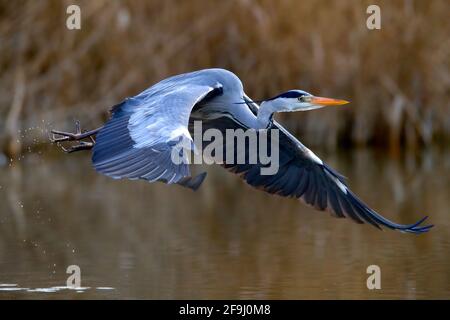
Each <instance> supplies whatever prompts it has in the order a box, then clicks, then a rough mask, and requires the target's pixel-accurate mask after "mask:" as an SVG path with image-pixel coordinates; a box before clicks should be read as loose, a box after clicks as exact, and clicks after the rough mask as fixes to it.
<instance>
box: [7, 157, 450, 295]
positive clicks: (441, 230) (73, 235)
mask: <svg viewBox="0 0 450 320" xmlns="http://www.w3.org/2000/svg"><path fill="white" fill-rule="evenodd" d="M319 154H320V153H319ZM321 155H322V156H323V158H324V159H326V160H327V162H328V163H329V164H331V165H332V166H334V167H335V168H337V169H339V171H341V172H342V173H343V174H345V175H347V176H348V177H349V179H350V180H349V181H350V186H351V187H352V189H353V190H354V191H355V192H356V193H357V194H359V195H360V196H361V197H362V198H363V199H364V200H365V201H366V202H367V203H368V204H370V205H371V206H372V207H374V208H375V209H377V210H378V211H379V212H381V213H383V214H384V215H385V216H387V217H388V218H391V219H393V220H395V221H397V222H401V223H411V222H414V221H416V220H417V219H419V218H420V217H422V216H423V215H429V216H430V222H431V223H434V224H435V225H436V226H435V228H433V229H432V230H431V232H429V233H428V234H424V235H419V236H417V235H411V234H402V233H399V232H393V231H388V230H387V231H383V232H380V231H378V230H376V229H375V228H372V227H370V226H367V225H357V224H355V223H352V222H351V221H349V220H347V219H336V218H332V217H330V216H329V215H328V214H327V213H320V212H316V211H314V210H312V209H309V208H307V207H305V206H304V205H303V204H302V203H300V202H298V201H296V200H294V199H284V198H281V197H277V196H270V195H267V194H265V193H263V192H260V191H257V190H253V189H251V188H250V187H248V186H247V185H245V184H244V183H243V182H241V181H240V180H239V179H238V178H237V177H235V176H234V175H232V174H229V173H228V172H226V171H224V170H223V169H221V168H213V167H211V168H208V171H209V176H208V178H207V180H206V181H205V183H204V185H203V186H202V188H201V189H200V190H199V191H198V192H197V193H193V192H191V191H190V190H185V189H183V188H181V187H177V186H166V185H163V184H159V183H158V184H148V183H145V182H143V181H115V180H111V179H109V178H106V177H103V176H101V175H98V174H96V173H94V172H93V170H92V169H91V167H90V163H89V158H88V157H87V154H84V155H82V154H73V155H63V154H59V155H58V156H57V157H56V158H55V157H46V156H44V155H42V154H38V153H33V154H27V155H26V156H25V158H24V159H21V160H20V161H18V162H17V163H16V164H15V165H14V166H8V165H4V166H3V167H0V299H10V298H32V299H44V298H139V299H141V298H145V299H147V298H149V299H155V298H163V299H165V298H182V299H183V298H200V299H203V298H216V299H217V298H219V299H222V298H249V299H253V298H259V299H266V298H267V299H272V298H275V299H305V298H319V299H320V298H328V299H329V298H338V299H339V298H351V299H355V298H356V299H359V298H406V299H414V298H450V219H449V214H450V212H449V204H450V200H449V195H450V184H449V177H450V154H449V153H448V152H446V153H443V152H438V151H428V152H423V153H421V154H420V155H411V154H410V155H407V156H404V157H400V159H397V160H395V159H390V158H389V157H387V155H385V154H384V152H380V151H355V152H352V153H351V155H340V156H333V155H325V154H323V153H322V154H321ZM73 264H75V265H78V266H80V268H81V285H82V287H85V288H83V289H80V290H78V291H75V290H68V289H63V288H58V287H60V286H65V284H66V279H67V277H68V274H66V268H67V266H69V265H73ZM372 264H376V265H378V266H380V268H381V287H382V289H381V290H368V289H367V287H366V279H367V277H368V275H367V274H366V268H367V267H368V266H369V265H372ZM105 287H106V288H105Z"/></svg>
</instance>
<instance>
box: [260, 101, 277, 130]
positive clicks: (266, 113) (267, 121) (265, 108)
mask: <svg viewBox="0 0 450 320" xmlns="http://www.w3.org/2000/svg"><path fill="white" fill-rule="evenodd" d="M275 107H276V106H275V105H274V103H273V101H264V102H262V103H261V105H260V106H259V110H258V115H257V117H256V129H267V128H268V127H269V126H270V125H271V124H272V118H273V114H274V112H275V110H276V108H275Z"/></svg>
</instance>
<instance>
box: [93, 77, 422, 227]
mask: <svg viewBox="0 0 450 320" xmlns="http://www.w3.org/2000/svg"><path fill="white" fill-rule="evenodd" d="M300 93H301V94H300ZM303 95H308V96H311V95H309V94H307V93H304V92H303V91H300V90H298V91H289V92H287V93H285V94H281V95H279V96H277V97H278V98H283V99H296V98H299V97H300V96H303ZM277 97H274V98H273V99H272V100H275V99H277ZM242 102H244V103H242ZM274 107H275V105H274ZM313 108H314V107H309V109H308V110H310V109H313ZM259 111H260V106H259V105H258V104H257V103H255V102H253V101H252V100H251V99H250V98H249V97H248V96H246V95H245V93H244V91H243V86H242V83H241V81H240V80H239V78H238V77H237V76H236V75H234V74H233V73H231V72H229V71H227V70H223V69H206V70H201V71H196V72H191V73H187V74H182V75H177V76H174V77H171V78H168V79H165V80H163V81H161V82H159V83H157V84H155V85H154V86H152V87H150V88H148V89H147V90H145V91H143V92H142V93H140V94H138V95H136V96H135V97H132V98H129V99H126V100H125V101H123V102H122V103H120V104H119V105H117V106H115V107H114V108H113V110H112V117H111V119H110V120H109V121H108V122H107V123H106V125H105V126H104V127H103V128H102V129H101V130H100V131H99V132H98V134H97V141H96V144H95V146H94V149H93V156H92V162H93V166H94V168H95V169H96V170H97V171H98V172H100V173H102V174H105V175H107V176H110V177H112V178H128V179H144V180H148V181H151V182H153V181H162V182H165V183H169V184H171V183H178V184H181V185H183V186H186V187H189V188H191V189H197V188H198V187H199V186H200V184H201V183H202V182H203V180H204V178H205V175H206V174H201V175H199V176H197V177H191V175H190V170H189V164H188V163H181V164H178V165H177V164H174V163H173V162H172V161H170V155H171V153H172V151H173V148H174V147H175V145H176V144H177V142H178V141H180V139H187V141H190V142H191V143H192V136H191V134H190V132H189V128H191V129H192V124H193V121H194V120H202V121H203V130H207V129H208V128H216V129H218V130H220V131H222V132H225V130H226V129H244V130H245V129H255V128H256V129H257V130H258V128H260V127H261V120H263V121H266V120H267V121H268V122H263V124H264V125H267V126H268V128H269V129H276V130H279V133H280V135H279V146H278V149H279V150H271V152H279V155H280V167H279V170H278V172H277V173H276V174H274V175H269V176H264V175H261V174H260V169H261V167H263V166H264V165H263V164H262V163H261V162H260V161H258V162H257V163H256V164H255V163H253V164H252V163H249V162H248V158H249V154H246V155H245V158H246V159H247V161H246V162H245V163H243V164H227V163H224V164H223V165H222V166H223V167H224V168H226V169H227V170H229V171H231V172H233V173H236V174H238V175H239V176H240V177H241V178H242V179H244V180H245V181H246V182H247V183H248V184H249V185H251V186H253V187H256V188H259V189H262V190H264V191H266V192H268V193H272V194H278V195H281V196H285V197H295V198H299V199H301V200H302V201H303V202H305V203H306V204H308V205H311V206H313V207H315V208H316V209H318V210H328V211H330V212H331V213H332V214H333V215H334V216H336V217H348V218H351V219H352V220H354V221H355V222H357V223H364V222H365V223H369V224H371V225H373V226H375V227H377V228H380V226H385V227H388V228H390V229H395V230H400V231H404V232H411V233H421V232H425V231H428V230H429V229H430V228H431V226H419V224H420V223H422V221H423V220H421V221H419V222H418V223H415V224H411V225H400V224H397V223H394V222H392V221H389V220H387V219H385V218H384V217H382V216H381V215H379V214H378V213H376V212H375V211H373V210H372V209H370V208H369V207H368V206H366V205H365V204H364V203H363V202H362V201H361V200H359V199H358V198H357V197H356V196H355V195H354V194H353V193H352V192H351V191H350V190H349V189H348V186H347V185H346V182H345V179H344V178H343V177H342V176H341V175H340V174H338V173H337V172H336V171H334V170H333V169H332V168H330V167H329V166H328V165H326V164H325V163H323V161H322V160H320V159H319V158H318V157H317V156H316V155H315V154H314V153H312V152H311V150H309V149H308V148H306V147H305V146H304V145H303V144H302V143H301V142H300V141H298V140H297V139H296V138H295V137H294V136H292V135H291V134H290V133H289V132H288V131H287V130H286V129H285V128H284V127H282V126H281V125H280V124H279V123H277V122H276V121H272V113H270V114H268V115H264V117H260V118H258V113H259ZM275 111H276V110H275ZM283 111H291V110H283ZM257 132H258V136H259V135H260V134H259V132H260V131H257ZM206 145H208V143H204V145H203V147H205V146H206ZM191 148H192V147H191ZM248 149H249V148H245V150H248ZM223 152H224V154H226V152H233V150H231V151H230V150H227V148H226V147H225V146H224V150H223ZM233 156H234V157H236V154H234V155H233Z"/></svg>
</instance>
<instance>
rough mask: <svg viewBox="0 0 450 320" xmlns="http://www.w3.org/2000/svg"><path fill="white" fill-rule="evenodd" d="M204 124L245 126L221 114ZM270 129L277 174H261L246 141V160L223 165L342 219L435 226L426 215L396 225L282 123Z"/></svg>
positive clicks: (421, 228)
mask: <svg viewBox="0 0 450 320" xmlns="http://www.w3.org/2000/svg"><path fill="white" fill-rule="evenodd" d="M249 107H250V108H251V109H252V108H255V106H254V105H249ZM252 111H253V112H256V111H255V110H252ZM203 126H204V129H208V128H210V127H214V128H217V129H219V130H221V131H222V130H224V129H227V128H233V129H244V130H245V129H246V128H244V127H242V125H241V124H239V123H238V122H236V121H234V120H233V119H231V118H230V117H221V118H218V119H215V120H213V121H210V122H207V123H204V125H203ZM271 129H276V130H278V135H279V143H278V144H275V146H276V149H271V147H270V143H269V144H268V148H267V149H268V150H269V152H270V154H271V153H273V152H278V155H279V166H278V171H277V172H276V173H275V174H273V175H263V174H262V172H261V168H264V167H267V166H268V165H267V164H266V165H264V164H262V161H260V158H259V151H258V158H257V162H256V163H254V162H251V161H250V157H249V154H248V150H250V148H249V146H248V141H246V143H247V145H246V146H245V149H244V152H245V153H246V154H245V162H244V163H240V164H236V163H237V160H238V159H237V154H234V157H233V159H234V164H230V163H225V164H223V166H224V167H225V168H226V169H228V170H230V171H231V172H233V173H236V174H238V175H239V176H240V177H241V178H242V179H244V180H245V181H246V182H247V183H248V184H249V185H251V186H253V187H255V188H258V189H262V190H264V191H266V192H268V193H272V194H278V195H280V196H284V197H294V198H299V199H301V200H302V201H303V202H305V203H306V204H308V205H311V206H313V207H314V208H316V209H318V210H328V211H329V212H331V213H332V214H333V215H334V216H336V217H339V218H343V217H348V218H351V219H352V220H354V221H355V222H357V223H369V224H371V225H373V226H375V227H377V228H379V229H381V228H380V226H384V227H387V228H390V229H394V230H400V231H404V232H411V233H422V232H426V231H428V230H429V229H430V228H431V227H432V226H431V225H427V226H419V225H420V224H421V223H422V222H423V221H424V220H425V218H426V217H425V218H423V219H421V220H420V221H418V222H417V223H414V224H410V225H402V224H397V223H394V222H392V221H390V220H388V219H386V218H384V217H382V216H381V215H380V214H378V213H377V212H375V211H374V210H372V209H370V208H369V207H368V206H367V205H366V204H364V203H363V202H362V201H361V200H360V199H359V198H358V197H357V196H356V195H355V194H354V193H353V192H352V191H350V189H349V188H348V186H347V184H346V182H345V178H344V177H343V176H342V175H340V174H339V173H337V172H336V171H334V170H333V169H332V168H331V167H329V166H328V165H327V164H325V163H324V162H322V160H320V159H319V158H318V157H317V156H316V155H314V153H312V151H310V150H309V149H308V148H306V147H305V146H304V145H303V144H301V143H300V142H299V141H298V140H297V139H296V138H295V137H293V136H292V135H291V134H290V133H289V132H288V131H287V130H286V129H284V128H283V127H282V126H281V125H279V124H278V123H276V122H274V123H273V125H272V127H271ZM256 133H257V135H258V146H259V145H260V143H259V139H261V131H256ZM270 135H271V131H270V130H269V132H268V138H267V140H266V141H270ZM275 146H274V148H275ZM227 151H228V152H233V150H227V148H226V146H225V147H224V149H223V154H224V156H223V157H224V159H230V158H231V157H229V155H227V154H226V152H227ZM234 152H235V150H234ZM227 157H229V158H227Z"/></svg>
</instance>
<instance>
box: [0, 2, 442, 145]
mask: <svg viewBox="0 0 450 320" xmlns="http://www.w3.org/2000/svg"><path fill="white" fill-rule="evenodd" d="M73 3H75V4H78V5H80V7H81V13H82V29H81V30H79V31H75V30H68V29H67V28H66V27H65V20H66V18H67V15H66V7H67V6H68V5H70V4H73ZM372 3H374V1H350V0H335V1H325V0H322V1H321V0H319V1H297V0H284V1H271V0H270V1H269V0H267V1H250V0H241V1H237V0H234V1H233V0H230V1H206V0H205V1H202V0H190V1H174V0H169V1H167V0H166V1H138V0H130V1H113V0H94V1H58V0H54V1H44V0H41V1H32V0H28V1H0V138H1V137H3V140H8V139H6V137H7V136H8V137H11V136H12V137H13V138H9V140H14V141H15V140H16V139H15V137H14V135H15V134H16V132H17V131H18V130H22V132H23V130H25V129H27V128H29V127H34V126H37V125H39V126H42V125H47V126H48V125H53V126H56V127H58V128H67V129H68V126H69V125H70V123H69V122H70V121H72V120H73V118H74V117H77V118H80V120H81V121H82V124H83V125H84V126H95V125H99V124H100V123H101V121H103V120H104V119H106V118H107V110H108V109H109V107H110V106H111V105H113V104H115V103H117V102H119V101H120V100H122V99H123V98H124V97H126V96H129V95H133V94H136V93H138V92H139V91H141V90H143V89H145V88H146V87H148V86H150V85H151V84H153V83H154V82H156V81H158V80H160V79H162V78H165V77H167V76H169V75H172V74H176V73H181V72H187V71H192V70H196V69H201V68H208V67H222V68H228V69H230V70H232V71H234V72H235V73H236V74H238V76H239V77H240V78H241V79H242V80H243V82H244V85H245V88H246V91H247V93H248V94H249V95H250V96H252V97H254V98H255V99H260V98H264V97H269V96H272V95H274V94H276V93H278V92H280V91H283V90H287V89H292V88H301V89H304V90H307V91H310V92H312V93H314V94H318V95H324V96H332V97H337V98H344V99H348V100H351V101H352V104H351V105H348V106H346V107H342V108H341V109H337V108H336V109H331V108H330V110H321V111H313V112H308V113H301V114H289V115H285V116H281V118H282V119H281V120H282V122H283V123H285V124H286V125H287V126H288V127H289V128H290V129H291V130H294V131H296V132H297V133H298V134H300V136H301V137H302V139H304V140H305V142H306V143H307V144H308V145H318V144H321V145H325V146H326V147H329V148H334V147H337V146H339V145H341V143H346V144H347V145H372V144H380V145H384V146H390V147H391V148H392V149H394V150H398V149H399V148H402V147H417V146H426V145H430V144H432V143H434V142H435V141H448V137H449V136H450V116H449V111H450V105H449V95H450V90H449V88H450V73H449V67H450V66H449V64H450V61H449V57H450V37H449V35H450V22H449V19H448V12H449V9H450V4H449V2H448V1H447V0H433V1H426V0H421V1H419V0H417V1H413V0H405V1H376V4H378V5H379V6H380V7H381V14H382V28H381V30H373V31H370V30H368V29H367V28H366V18H367V16H368V15H367V14H366V8H367V6H368V5H369V4H372ZM7 119H8V120H7ZM8 122H9V123H15V125H11V124H7V123H8ZM30 135H31V134H30ZM18 139H19V140H21V136H20V135H19V136H18ZM24 139H25V140H27V139H30V136H27V135H25V136H24ZM22 140H23V139H22ZM25 143H27V142H25ZM9 149H10V148H9Z"/></svg>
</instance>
